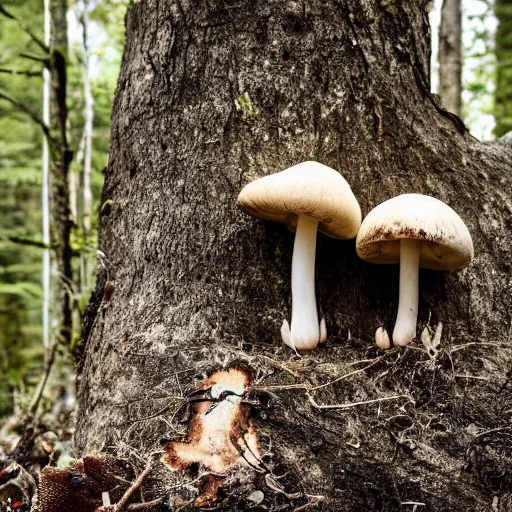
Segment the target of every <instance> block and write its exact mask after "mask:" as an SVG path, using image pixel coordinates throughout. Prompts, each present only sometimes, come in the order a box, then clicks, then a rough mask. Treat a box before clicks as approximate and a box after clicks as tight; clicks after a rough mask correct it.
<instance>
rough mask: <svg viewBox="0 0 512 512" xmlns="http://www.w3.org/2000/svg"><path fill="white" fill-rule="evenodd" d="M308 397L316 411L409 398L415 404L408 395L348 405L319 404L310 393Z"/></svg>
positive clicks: (385, 397)
mask: <svg viewBox="0 0 512 512" xmlns="http://www.w3.org/2000/svg"><path fill="white" fill-rule="evenodd" d="M307 395H308V399H309V401H310V403H311V405H312V406H313V407H315V408H316V409H350V408H352V407H358V406H360V405H368V404H375V403H378V402H385V401H387V400H397V399H398V398H408V399H409V400H410V401H412V402H413V403H414V401H413V400H412V398H411V397H410V396H408V395H393V396H384V397H382V398H374V399H373V400H364V401H362V402H351V403H348V404H317V403H316V402H315V400H314V399H313V397H312V396H311V395H310V394H309V393H308V394H307Z"/></svg>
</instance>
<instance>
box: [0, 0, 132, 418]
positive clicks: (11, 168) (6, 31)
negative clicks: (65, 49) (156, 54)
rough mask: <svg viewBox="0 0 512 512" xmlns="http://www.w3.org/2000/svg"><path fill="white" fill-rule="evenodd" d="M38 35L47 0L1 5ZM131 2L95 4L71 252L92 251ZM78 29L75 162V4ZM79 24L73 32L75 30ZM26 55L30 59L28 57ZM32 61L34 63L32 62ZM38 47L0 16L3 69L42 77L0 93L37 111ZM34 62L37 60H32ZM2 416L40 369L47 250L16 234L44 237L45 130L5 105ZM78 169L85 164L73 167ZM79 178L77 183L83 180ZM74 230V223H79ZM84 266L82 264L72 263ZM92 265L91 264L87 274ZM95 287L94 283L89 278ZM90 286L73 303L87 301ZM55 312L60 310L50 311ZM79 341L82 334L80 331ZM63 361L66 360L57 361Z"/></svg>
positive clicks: (70, 60) (1, 124)
mask: <svg viewBox="0 0 512 512" xmlns="http://www.w3.org/2000/svg"><path fill="white" fill-rule="evenodd" d="M0 1H1V3H2V6H4V7H5V8H6V9H8V10H9V11H10V12H11V13H12V14H13V15H15V16H16V17H17V18H18V19H20V20H22V21H23V24H24V25H26V26H27V28H28V29H29V30H30V31H31V32H32V33H33V34H34V35H35V36H36V37H38V38H39V39H42V38H43V12H42V9H43V2H42V1H41V0H23V1H20V0H0ZM128 3H129V2H128V0H94V1H92V0H90V1H89V5H90V7H89V9H90V19H91V22H90V27H89V34H90V39H89V45H90V48H91V50H92V52H93V56H92V59H91V63H92V66H91V82H92V83H91V87H92V92H93V96H94V133H93V158H92V176H91V180H92V191H93V197H94V205H93V217H92V232H91V233H89V234H88V235H87V236H84V234H83V233H82V232H81V231H80V230H79V229H78V228H75V229H74V230H73V235H72V244H73V250H74V251H75V254H79V253H87V254H94V252H95V246H96V230H97V220H96V215H95V214H94V212H97V211H98V210H99V208H100V205H99V195H100V190H101V186H102V183H103V172H102V171H103V169H104V167H105V166H106V163H107V153H108V140H109V135H110V133H109V124H110V113H111V106H112V100H113V96H114V90H115V86H116V82H117V75H118V71H119V67H120V61H121V55H122V46H123V44H124V14H125V11H126V7H127V6H128ZM69 6H70V8H71V9H72V10H73V12H74V13H75V18H76V20H77V22H76V25H77V27H78V29H76V30H75V29H72V30H71V31H70V37H71V40H70V51H69V53H68V54H67V61H66V62H67V75H68V96H67V103H68V108H69V112H70V115H69V140H70V145H71V148H72V150H73V152H74V154H75V156H76V154H77V153H78V149H79V145H80V140H81V138H82V133H83V124H84V114H83V112H84V91H83V79H84V54H83V47H82V40H81V35H80V34H79V32H80V24H79V19H80V16H81V10H80V9H82V8H83V2H81V1H76V2H69ZM75 28H76V27H75ZM27 56H28V57H27ZM30 57H33V58H30ZM41 57H44V55H43V52H42V50H41V48H40V47H39V46H38V45H37V44H36V43H35V42H34V41H33V40H31V38H30V36H29V35H28V34H26V33H25V32H24V31H23V30H22V29H21V28H20V27H19V25H18V24H17V23H16V22H15V21H13V20H10V19H8V18H6V17H5V16H1V15H0V68H2V69H14V70H20V71H28V72H29V73H33V74H34V75H37V76H27V75H26V74H13V73H2V72H0V89H1V90H3V91H5V92H6V93H7V94H9V95H10V96H12V97H13V98H15V99H16V101H19V102H20V103H22V104H23V105H25V106H26V107H27V108H28V109H29V110H30V111H31V112H33V113H34V114H36V115H38V116H40V115H41V110H42V76H41V71H42V67H43V64H42V62H40V61H39V60H38V59H39V58H41ZM34 58H35V59H34ZM0 134H1V137H0V215H1V216H2V226H1V228H0V354H1V357H0V372H1V375H0V416H2V415H3V414H6V413H8V412H9V411H10V410H11V408H12V405H13V404H12V390H13V389H15V388H17V389H18V390H22V391H23V392H24V393H29V394H30V392H31V389H32V387H33V386H34V385H35V383H36V382H37V379H38V377H39V376H40V373H41V369H42V360H43V347H42V326H41V321H42V317H41V307H42V288H41V273H42V253H43V251H42V250H41V249H40V248H36V247H30V246H27V245H18V244H15V243H12V242H10V241H9V239H10V238H12V237H19V238H27V239H33V240H40V239H41V226H42V216H41V181H42V180H41V161H42V158H41V153H42V132H41V127H40V126H38V125H37V124H35V123H34V122H33V121H32V120H31V119H30V118H29V117H28V116H27V115H26V114H24V113H22V112H20V111H19V110H16V109H15V108H14V107H13V105H11V104H10V103H9V102H7V101H4V100H2V99H0ZM71 172H72V173H75V175H76V176H77V177H79V175H80V172H81V168H80V166H79V165H77V164H76V162H75V163H73V166H72V169H71ZM79 181H80V178H78V182H79ZM77 224H78V223H77ZM74 266H75V270H78V261H75V262H74ZM94 270H95V268H94V266H93V265H91V266H90V272H91V274H92V273H93V272H94ZM90 282H91V283H92V282H93V279H90ZM89 291H90V290H82V294H81V295H79V296H77V297H75V298H76V299H77V300H78V302H79V303H80V304H81V308H80V311H83V307H84V304H85V302H86V300H87V298H88V296H89ZM53 309H54V310H55V311H58V308H57V307H56V305H54V306H53ZM74 336H75V338H78V334H77V333H75V334H74ZM61 357H62V356H61Z"/></svg>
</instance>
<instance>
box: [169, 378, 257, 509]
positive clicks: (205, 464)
mask: <svg viewBox="0 0 512 512" xmlns="http://www.w3.org/2000/svg"><path fill="white" fill-rule="evenodd" d="M250 382H251V377H250V375H249V373H248V372H247V371H246V370H244V369H242V368H230V369H228V370H218V371H215V372H213V373H212V374H211V375H210V376H209V377H208V378H206V379H205V380H204V381H202V382H201V384H200V385H199V390H198V392H196V393H194V394H193V396H194V398H191V400H190V401H191V402H192V403H193V406H192V418H191V420H190V424H189V430H188V440H187V441H184V442H178V441H171V442H169V443H168V444H167V446H166V447H165V454H164V456H163V458H162V460H163V462H164V463H165V464H166V465H167V466H169V467H170V468H171V469H172V470H173V471H181V470H183V469H186V468H188V467H189V466H191V465H192V464H196V463H197V464H199V465H200V466H201V467H202V468H203V469H205V470H209V471H212V472H214V473H216V474H223V473H225V472H226V471H227V470H228V469H229V468H230V467H231V466H233V465H235V464H244V465H249V466H251V467H253V468H255V469H259V468H260V467H261V465H262V462H261V457H260V454H259V449H258V442H257V438H256V433H255V430H254V427H253V425H252V424H251V422H250V419H249V412H250V411H249V408H248V406H247V405H244V404H243V403H242V400H243V397H244V396H245V394H246V393H247V390H248V388H249V385H250ZM221 483H222V482H220V483H219V482H217V481H216V483H215V485H214V486H213V487H215V489H218V488H220V486H221ZM206 487H207V488H208V493H207V494H208V495H209V498H208V500H207V501H208V503H212V502H213V501H215V499H216V495H217V493H216V492H212V488H213V487H212V482H210V481H209V482H207V484H206ZM205 499H206V495H205V489H204V488H203V492H202V495H201V496H199V497H198V498H197V500H196V503H197V502H200V503H201V504H203V505H204V503H205Z"/></svg>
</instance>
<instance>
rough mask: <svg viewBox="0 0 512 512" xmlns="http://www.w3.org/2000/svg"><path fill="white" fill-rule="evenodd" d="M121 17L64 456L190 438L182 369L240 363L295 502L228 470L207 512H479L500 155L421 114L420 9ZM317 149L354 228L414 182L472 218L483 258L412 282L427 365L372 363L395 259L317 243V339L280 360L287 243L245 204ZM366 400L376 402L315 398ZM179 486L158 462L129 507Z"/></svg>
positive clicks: (197, 6) (203, 7)
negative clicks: (75, 394) (428, 332)
mask: <svg viewBox="0 0 512 512" xmlns="http://www.w3.org/2000/svg"><path fill="white" fill-rule="evenodd" d="M126 22H127V41H126V48H125V54H124V58H123V65H122V70H121V75H120V78H119V84H118V89H117V92H116V98H115V105H114V111H113V118H112V122H113V124H112V136H111V152H110V160H109V166H108V169H107V171H106V181H105V186H104V189H103V198H102V204H106V202H107V201H111V202H110V203H109V205H110V206H109V207H108V208H104V209H102V212H101V214H100V220H101V222H100V249H101V250H102V251H103V252H104V253H105V255H106V257H107V258H108V263H106V265H107V267H108V270H107V274H108V275H106V273H105V271H104V270H102V272H101V273H100V274H101V275H100V278H101V279H99V281H98V287H97V289H96V292H95V295H94V297H95V300H94V301H93V302H92V303H91V307H90V310H89V314H88V318H87V324H86V335H85V343H86V345H85V359H84V361H83V364H82V367H83V370H82V373H81V377H80V385H79V411H78V416H77V430H76V436H75V442H76V448H77V451H78V452H79V453H80V454H83V453H88V452H89V453H90V452H93V451H99V450H114V451H116V452H117V453H120V454H127V453H133V452H130V450H128V448H127V447H128V446H130V447H131V448H132V449H133V450H136V451H137V452H139V453H141V454H147V453H149V452H151V451H153V450H155V449H156V448H158V446H159V440H160V439H161V438H171V439H175V438H177V437H179V435H180V434H183V433H184V432H185V431H186V421H187V418H186V415H185V414H184V413H185V412H186V407H183V396H184V395H186V393H187V392H188V391H190V390H191V389H193V388H194V382H195V381H196V379H198V378H202V377H201V375H203V374H204V373H205V372H208V371H212V370H214V369H219V368H222V367H225V366H228V365H230V364H234V363H236V362H242V363H244V364H245V365H248V367H250V368H252V369H253V372H254V378H255V380H254V384H253V388H254V389H253V391H252V392H251V394H250V396H249V397H250V398H253V399H254V400H257V401H258V402H259V405H257V406H254V407H253V410H252V421H253V423H254V425H255V429H256V433H257V435H258V438H259V442H260V451H261V453H262V454H264V455H263V458H264V463H265V465H266V466H267V467H268V468H270V469H271V470H272V472H273V474H275V475H283V474H286V476H285V477H284V478H283V479H281V480H279V483H280V485H281V486H282V487H283V489H284V491H285V492H286V493H287V494H288V496H287V495H285V494H283V493H282V492H277V491H276V490H275V489H271V488H270V487H269V486H268V485H267V484H268V480H265V478H264V477H263V476H262V475H259V474H257V473H256V472H255V471H253V470H251V469H250V468H241V467H238V466H236V467H234V468H233V469H232V470H231V471H230V475H229V478H227V479H226V481H225V484H224V485H225V488H224V494H223V495H222V496H223V497H221V500H222V501H221V502H220V508H221V509H225V510H230V509H231V510H238V509H242V508H243V507H244V506H245V505H247V504H248V503H249V502H247V501H246V498H247V496H248V495H250V494H251V492H253V491H254V490H255V489H259V490H261V491H262V492H263V493H264V502H263V504H264V505H266V506H267V507H268V509H269V510H289V509H293V508H295V507H299V506H301V505H305V504H307V503H313V502H315V500H320V499H321V500H323V501H322V504H321V505H320V507H321V508H322V509H323V510H344V511H356V510H357V511H361V510H380V511H383V510H389V511H391V510H400V509H401V507H402V506H403V507H406V506H407V505H402V504H403V503H405V502H419V503H424V504H425V507H423V510H435V511H437V512H439V511H448V510H449V511H453V510H474V511H477V510H478V511H480V510H482V511H484V510H486V511H487V510H489V509H490V507H491V504H492V502H493V499H494V498H495V496H496V497H497V499H498V500H500V499H502V497H501V496H502V495H503V494H504V492H505V491H506V489H507V485H508V486H510V485H511V483H512V473H511V470H510V465H508V466H507V464H508V463H509V462H510V458H511V457H512V454H511V446H510V437H507V435H508V434H509V431H508V430H506V428H504V427H507V426H509V425H510V419H511V416H510V410H511V407H512V397H511V392H510V389H511V384H510V381H507V375H506V372H507V371H509V369H510V368H511V366H512V350H511V348H512V344H511V343H512V342H511V340H510V329H511V325H512V324H511V321H512V299H511V295H512V294H511V291H512V282H511V277H510V272H511V267H512V255H511V253H510V244H511V228H512V201H511V195H510V190H512V183H511V182H512V178H511V177H512V175H511V173H510V162H511V161H512V151H511V150H510V149H509V148H507V147H505V146H501V145H497V144H496V145H491V144H482V143H480V142H478V141H476V140H475V139H474V138H472V137H471V136H470V135H469V134H468V133H467V132H466V131H465V130H464V126H463V125H462V123H461V122H460V120H459V119H458V118H456V117H455V116H453V115H452V114H450V113H448V112H446V111H444V110H443V108H442V107H440V106H439V105H437V104H436V103H435V99H434V98H433V97H432V96H431V94H430V92H429V90H430V86H429V55H430V41H429V25H428V16H427V13H426V11H425V9H424V5H423V2H420V1H414V2H411V1H409V0H395V1H392V2H382V1H378V0H343V1H334V0H331V1H318V0H315V1H310V2H307V3H303V2H296V1H284V2H283V1H279V2H278V1H268V2H258V3H254V2H249V1H245V0H242V1H238V2H225V1H220V0H212V1H209V2H199V3H198V2H188V1H183V0H181V1H174V0H144V1H142V2H140V4H138V5H136V6H134V7H133V8H132V9H130V10H129V12H128V16H127V20H126ZM240 98H243V99H244V100H243V101H242V102H241V101H240ZM248 99H249V100H248ZM248 101H250V105H251V108H249V109H248V108H241V104H243V105H247V102H248ZM308 159H313V160H317V161H319V162H322V163H324V164H326V165H329V166H331V167H333V168H335V169H338V170H339V171H340V172H341V173H342V174H343V175H344V177H345V178H346V179H347V181H348V182H349V183H350V184H351V186H352V189H353V191H354V193H355V195H356V197H357V198H358V200H359V202H360V204H361V208H362V210H363V214H366V213H367V212H368V211H369V210H370V209H371V208H373V207H374V206H376V205H377V204H379V203H380V202H382V201H384V200H386V199H388V198H390V197H392V196H395V195H397V194H401V193H406V192H416V193H423V194H429V195H433V196H435V197H438V198H439V199H441V200H443V201H445V202H446V203H448V204H449V205H450V206H452V207H453V208H454V209H455V210H456V211H457V212H458V213H459V214H460V216H461V217H462V218H463V219H464V221H465V222H466V223H467V226H468V228H469V230H470V232H471V234H472V236H473V240H474V245H475V260H474V262H473V263H472V264H471V265H470V266H469V267H468V268H467V269H465V270H464V271H461V272H446V273H445V272H434V271H421V272H420V304H419V322H420V327H421V328H422V327H423V326H425V325H427V324H429V325H430V326H433V327H435V325H436V324H437V322H439V321H442V322H443V323H444V331H443V332H444V334H443V338H442V342H441V343H442V352H441V353H440V354H439V355H438V356H436V358H435V359H432V360H431V359H430V356H429V355H428V354H427V352H426V351H425V350H423V349H422V346H421V344H420V343H419V342H417V343H415V344H414V345H413V346H412V347H410V348H406V349H404V350H399V349H394V350H392V351H390V352H387V353H385V354H384V355H379V354H380V353H379V352H378V351H377V349H376V348H375V342H374V333H375V330H376V328H377V327H379V326H380V325H385V326H386V327H387V329H388V331H391V330H392V325H393V324H394V321H395V315H396V310H397V303H398V275H399V269H398V266H388V267H385V266H375V265H370V264H367V263H364V262H363V261H361V260H359V259H358V258H357V256H356V253H355V248H354V241H353V240H352V241H338V240H334V239H330V238H328V237H326V236H324V235H319V236H318V246H317V263H316V266H317V300H318V305H319V308H320V312H321V315H324V316H325V318H326V321H327V329H328V333H329V337H328V342H327V344H326V345H325V346H324V347H322V348H320V349H319V350H318V351H316V352H314V353H312V354H310V355H307V356H304V357H303V358H302V359H297V358H296V356H295V355H294V354H293V353H292V351H291V350H290V349H289V348H287V347H285V346H283V344H282V341H281V338H280V333H279V328H280V325H281V323H282V321H283V319H285V318H286V319H288V320H289V315H290V311H291V308H290V300H291V294H290V266H291V257H292V247H293V234H291V233H289V232H287V231H286V230H285V229H284V228H283V227H282V226H280V225H277V224H271V223H264V222H261V221H257V220H254V219H252V218H249V217H247V216H245V215H244V214H242V213H241V212H240V211H238V210H237V208H236V197H237V195H238V193H239V191H240V190H241V188H242V187H243V186H244V185H245V184H246V183H248V182H250V181H251V180H253V179H256V178H258V177H261V176H264V175H266V174H269V173H272V172H275V171H279V170H282V169H284V168H286V167H289V166H291V165H293V164H295V163H298V162H301V161H304V160H308ZM105 280H107V287H106V288H105V292H104V291H103V286H104V283H105ZM364 368H366V369H364ZM356 370H361V371H359V372H358V371H356ZM349 373H350V374H351V375H350V376H347V377H344V378H341V377H343V376H345V375H347V374H349ZM509 377H510V376H509ZM337 378H341V380H338V381H337V382H334V383H331V384H330V385H327V386H325V387H323V388H321V389H318V390H311V389H310V390H309V397H311V400H310V399H309V398H308V391H307V390H308V389H309V388H311V387H314V386H317V385H321V384H328V383H329V382H332V381H333V380H334V379H337ZM290 385H291V386H290ZM270 386H278V387H277V388H274V387H272V388H270ZM282 386H284V387H282ZM397 396H399V398H392V397H397ZM384 399H386V400H384ZM367 400H382V401H379V402H373V403H372V404H370V405H360V406H354V407H351V408H347V409H319V408H317V407H316V406H315V405H314V404H317V405H318V404H320V405H322V404H324V405H325V404H329V405H333V404H348V403H353V402H364V401H367ZM493 429H499V430H493ZM485 431H490V432H489V433H488V434H485ZM191 478H192V477H191V476H190V475H181V474H176V473H172V472H171V471H169V470H167V469H166V468H164V467H163V468H161V471H159V472H158V474H156V475H155V476H154V478H153V480H151V481H150V482H148V483H147V484H146V486H145V488H144V490H143V493H145V496H146V497H147V499H151V498H154V497H155V496H156V495H158V494H159V493H160V494H161V493H163V492H166V491H165V489H169V490H168V491H167V492H168V494H170V495H171V496H172V498H171V499H173V500H177V499H178V497H179V496H181V498H182V499H183V500H185V499H187V497H188V498H190V497H191V496H193V493H192V494H191V490H190V488H189V487H184V488H176V487H175V486H176V482H177V481H181V480H183V479H184V480H190V479H191ZM173 486H174V487H173ZM171 487H173V489H172V490H170V488H171ZM274 487H275V486H274ZM295 493H298V494H295ZM318 496H321V497H323V498H318Z"/></svg>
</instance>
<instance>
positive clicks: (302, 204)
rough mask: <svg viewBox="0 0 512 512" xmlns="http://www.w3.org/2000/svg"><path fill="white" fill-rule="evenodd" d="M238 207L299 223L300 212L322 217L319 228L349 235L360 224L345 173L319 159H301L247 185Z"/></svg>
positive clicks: (291, 224)
mask: <svg viewBox="0 0 512 512" xmlns="http://www.w3.org/2000/svg"><path fill="white" fill-rule="evenodd" d="M238 207H239V208H240V209H241V210H242V211H244V212H245V213H247V214H249V215H252V216H253V217H256V218H258V219H262V220H270V221H274V222H281V223H283V224H286V227H287V228H288V229H290V230H291V231H295V228H296V227H297V216H298V215H308V216H309V217H314V218H316V219H318V220H319V224H318V230H319V231H321V232H322V233H324V234H326V235H328V236H331V237H333V238H342V239H350V238H354V237H355V236H356V235H357V231H358V229H359V226H360V225H361V208H360V207H359V203H358V202H357V199H356V198H355V196H354V194H353V192H352V190H351V188H350V186H349V184H348V183H347V182H346V180H345V179H344V178H343V176H342V175H341V174H340V173H339V172H337V171H335V170H334V169H331V168H330V167H327V166H326V165H323V164H320V163H318V162H302V163H301V164H297V165H294V166H293V167H290V168H289V169H286V170H285V171H281V172H278V173H276V174H270V175H269V176H265V177H264V178H260V179H259V180H255V181H253V182H252V183H249V184H248V185H246V186H245V187H244V188H243V189H242V191H241V192H240V195H239V196H238Z"/></svg>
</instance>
